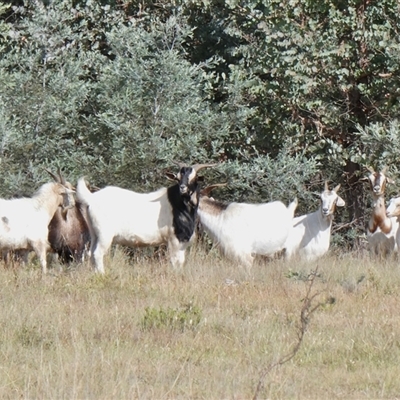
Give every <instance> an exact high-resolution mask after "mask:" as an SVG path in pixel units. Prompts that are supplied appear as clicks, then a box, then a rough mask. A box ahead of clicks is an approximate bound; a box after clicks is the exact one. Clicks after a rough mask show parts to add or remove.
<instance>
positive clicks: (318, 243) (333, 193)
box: [285, 182, 345, 261]
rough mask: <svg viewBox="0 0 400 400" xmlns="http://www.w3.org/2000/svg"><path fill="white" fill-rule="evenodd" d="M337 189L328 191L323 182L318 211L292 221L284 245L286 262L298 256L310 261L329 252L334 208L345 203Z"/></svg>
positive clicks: (326, 184) (326, 183) (338, 187)
mask: <svg viewBox="0 0 400 400" xmlns="http://www.w3.org/2000/svg"><path fill="white" fill-rule="evenodd" d="M339 189H340V185H337V186H336V187H335V188H334V189H332V190H329V188H328V182H325V188H324V191H323V192H322V193H321V195H320V198H321V205H320V207H319V208H318V210H317V211H314V212H312V213H309V214H305V215H302V216H299V217H295V218H294V219H293V228H292V229H291V231H290V234H289V236H288V238H287V240H286V243H285V258H286V259H287V260H289V259H290V258H292V257H293V256H294V255H298V256H300V257H301V258H304V259H306V260H308V261H311V260H315V259H317V258H319V257H322V256H323V255H324V254H325V253H326V252H327V251H328V250H329V245H330V240H331V227H332V220H333V216H334V213H335V210H336V207H344V205H345V201H344V200H343V199H342V198H341V197H340V196H339V195H338V194H337V192H338V190H339Z"/></svg>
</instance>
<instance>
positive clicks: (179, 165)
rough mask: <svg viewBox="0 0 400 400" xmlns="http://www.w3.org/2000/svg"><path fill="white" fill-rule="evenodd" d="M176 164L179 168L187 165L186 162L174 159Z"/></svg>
mask: <svg viewBox="0 0 400 400" xmlns="http://www.w3.org/2000/svg"><path fill="white" fill-rule="evenodd" d="M172 162H173V163H174V164H175V165H177V166H178V167H179V168H182V167H184V166H185V164H183V163H181V162H178V161H172Z"/></svg>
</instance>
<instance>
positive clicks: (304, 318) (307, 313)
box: [253, 267, 325, 400]
mask: <svg viewBox="0 0 400 400" xmlns="http://www.w3.org/2000/svg"><path fill="white" fill-rule="evenodd" d="M317 270H318V267H317V268H316V269H315V271H314V272H312V273H311V274H310V275H309V279H308V282H309V284H308V287H307V292H306V296H305V297H304V299H303V305H302V307H301V310H300V323H299V327H298V334H297V342H296V343H295V345H294V346H293V348H292V349H291V350H290V352H289V353H287V354H286V355H284V356H282V357H281V358H280V359H279V360H278V361H277V362H275V363H272V364H270V365H269V366H268V367H266V368H265V369H264V371H262V372H261V375H260V378H259V380H258V384H257V388H256V391H255V393H254V396H253V400H256V399H257V397H258V395H259V393H260V391H261V389H262V388H263V385H264V380H265V378H266V376H267V375H268V374H269V373H270V372H271V370H272V369H274V368H276V367H279V366H281V365H283V364H285V363H287V362H288V361H290V360H291V359H292V358H293V357H294V356H295V355H296V354H297V352H298V351H299V350H300V347H301V344H302V343H303V338H304V335H305V333H306V331H307V327H308V324H309V323H310V318H311V316H312V314H313V313H314V312H315V311H316V310H317V309H318V308H319V307H321V306H322V305H324V304H325V302H318V303H317V304H315V305H314V304H313V301H314V300H315V298H316V297H317V296H319V295H320V294H321V292H316V293H314V294H311V289H312V287H313V285H314V281H315V278H316V277H317Z"/></svg>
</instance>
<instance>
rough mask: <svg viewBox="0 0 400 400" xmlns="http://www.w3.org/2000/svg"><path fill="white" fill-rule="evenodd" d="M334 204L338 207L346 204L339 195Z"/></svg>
mask: <svg viewBox="0 0 400 400" xmlns="http://www.w3.org/2000/svg"><path fill="white" fill-rule="evenodd" d="M336 205H337V206H338V207H344V206H345V205H346V202H345V201H344V200H343V199H342V198H341V197H340V196H338V198H337V201H336Z"/></svg>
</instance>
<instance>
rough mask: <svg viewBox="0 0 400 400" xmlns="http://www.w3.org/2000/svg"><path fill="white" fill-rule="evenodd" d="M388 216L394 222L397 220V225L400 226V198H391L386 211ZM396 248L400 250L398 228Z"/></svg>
mask: <svg viewBox="0 0 400 400" xmlns="http://www.w3.org/2000/svg"><path fill="white" fill-rule="evenodd" d="M386 215H387V217H388V218H390V219H391V220H393V219H394V218H395V219H396V222H397V224H399V217H400V197H394V198H391V199H390V201H389V205H388V207H387V209H386ZM395 238H396V247H397V249H400V229H399V228H397V230H396V235H395Z"/></svg>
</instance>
